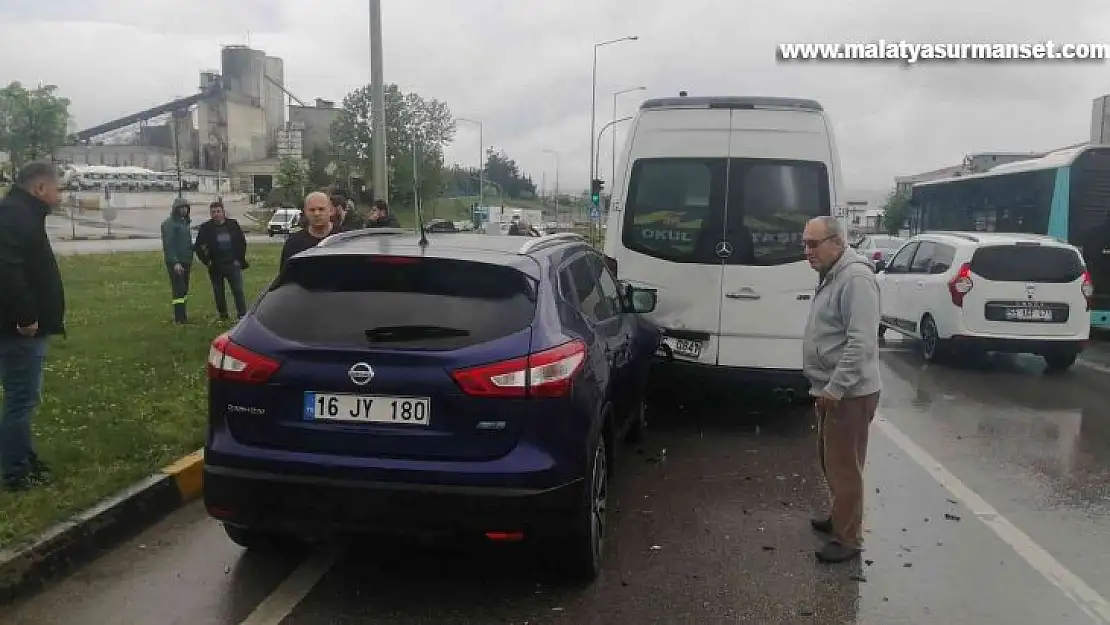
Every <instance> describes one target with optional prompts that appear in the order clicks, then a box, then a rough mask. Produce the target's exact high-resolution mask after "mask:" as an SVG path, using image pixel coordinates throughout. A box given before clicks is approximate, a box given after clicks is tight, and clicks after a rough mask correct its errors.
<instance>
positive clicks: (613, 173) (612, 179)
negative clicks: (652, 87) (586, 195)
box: [609, 87, 647, 193]
mask: <svg viewBox="0 0 1110 625" xmlns="http://www.w3.org/2000/svg"><path fill="white" fill-rule="evenodd" d="M645 89H647V87H632V88H630V89H623V90H621V91H617V92H615V93H613V118H612V119H613V121H614V123H615V121H616V119H617V96H619V95H623V94H625V93H631V92H633V91H643V90H645ZM616 183H617V131H616V130H614V131H613V164H612V168H611V169H610V170H609V193H612V192H613V185H614V184H616Z"/></svg>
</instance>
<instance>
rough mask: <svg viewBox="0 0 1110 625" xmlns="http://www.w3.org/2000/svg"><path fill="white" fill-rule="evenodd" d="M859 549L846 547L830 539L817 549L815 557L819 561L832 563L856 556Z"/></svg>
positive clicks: (845, 560)
mask: <svg viewBox="0 0 1110 625" xmlns="http://www.w3.org/2000/svg"><path fill="white" fill-rule="evenodd" d="M861 551H862V550H861V549H854V548H852V547H846V546H844V545H842V544H840V543H838V542H836V541H835V540H832V541H829V542H828V544H826V545H825V546H824V547H822V548H821V549H818V550H817V552H816V555H817V559H818V560H820V561H821V562H825V563H828V564H832V563H836V562H847V561H848V560H851V559H852V558H857V557H859V554H860V552H861Z"/></svg>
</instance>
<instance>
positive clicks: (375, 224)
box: [366, 200, 401, 228]
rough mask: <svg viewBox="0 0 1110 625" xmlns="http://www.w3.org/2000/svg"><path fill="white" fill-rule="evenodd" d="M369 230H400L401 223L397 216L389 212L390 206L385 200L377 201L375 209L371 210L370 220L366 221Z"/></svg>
mask: <svg viewBox="0 0 1110 625" xmlns="http://www.w3.org/2000/svg"><path fill="white" fill-rule="evenodd" d="M366 227H367V228H400V227H401V223H400V222H399V221H397V216H396V215H394V214H393V213H391V212H389V204H387V203H386V201H385V200H375V201H374V208H372V209H370V219H368V220H366Z"/></svg>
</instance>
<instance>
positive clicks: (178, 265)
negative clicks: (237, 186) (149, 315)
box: [162, 197, 193, 324]
mask: <svg viewBox="0 0 1110 625" xmlns="http://www.w3.org/2000/svg"><path fill="white" fill-rule="evenodd" d="M189 212H190V207H189V202H188V200H186V199H185V198H183V197H179V198H177V199H175V200H174V201H173V208H172V209H170V216H169V217H168V218H167V219H166V220H165V221H163V222H162V256H163V257H164V258H165V260H166V272H167V273H168V274H169V276H170V291H171V293H172V294H173V321H174V323H181V324H183V323H188V322H189V319H188V316H187V315H186V314H185V304H186V302H187V301H188V299H189V269H190V268H192V266H193V235H192V231H191V230H190V229H189Z"/></svg>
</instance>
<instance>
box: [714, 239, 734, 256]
mask: <svg viewBox="0 0 1110 625" xmlns="http://www.w3.org/2000/svg"><path fill="white" fill-rule="evenodd" d="M717 256H718V257H719V258H728V257H729V256H732V244H731V243H729V242H728V241H721V242H720V243H718V244H717Z"/></svg>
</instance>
